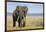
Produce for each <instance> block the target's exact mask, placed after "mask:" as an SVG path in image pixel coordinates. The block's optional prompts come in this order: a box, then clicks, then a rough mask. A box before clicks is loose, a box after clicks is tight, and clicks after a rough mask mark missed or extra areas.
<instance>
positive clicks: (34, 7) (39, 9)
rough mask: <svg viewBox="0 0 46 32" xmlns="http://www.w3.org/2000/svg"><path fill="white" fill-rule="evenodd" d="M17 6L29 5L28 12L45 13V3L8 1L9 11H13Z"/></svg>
mask: <svg viewBox="0 0 46 32" xmlns="http://www.w3.org/2000/svg"><path fill="white" fill-rule="evenodd" d="M16 6H27V7H28V12H27V13H28V14H32V13H43V4H34V3H20V2H7V12H8V13H13V11H14V10H15V9H16Z"/></svg>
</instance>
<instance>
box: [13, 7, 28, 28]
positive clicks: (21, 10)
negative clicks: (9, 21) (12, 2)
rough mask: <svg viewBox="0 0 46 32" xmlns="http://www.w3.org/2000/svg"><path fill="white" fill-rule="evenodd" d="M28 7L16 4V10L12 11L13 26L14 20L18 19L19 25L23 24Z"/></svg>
mask: <svg viewBox="0 0 46 32" xmlns="http://www.w3.org/2000/svg"><path fill="white" fill-rule="evenodd" d="M27 11H28V8H27V7H26V6H17V7H16V10H15V11H14V12H13V26H15V22H16V21H17V18H19V19H18V24H19V27H22V26H23V27H24V26H25V20H24V18H25V17H26V14H27Z"/></svg>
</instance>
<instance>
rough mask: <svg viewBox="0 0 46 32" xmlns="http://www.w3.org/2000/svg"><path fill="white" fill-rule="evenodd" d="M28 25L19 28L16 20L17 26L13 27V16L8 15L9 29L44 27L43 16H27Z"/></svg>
mask: <svg viewBox="0 0 46 32" xmlns="http://www.w3.org/2000/svg"><path fill="white" fill-rule="evenodd" d="M25 22H26V26H25V27H24V28H19V27H18V23H17V22H16V27H13V19H12V16H7V30H23V29H36V28H43V16H26V20H25Z"/></svg>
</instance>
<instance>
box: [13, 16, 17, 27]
mask: <svg viewBox="0 0 46 32" xmlns="http://www.w3.org/2000/svg"><path fill="white" fill-rule="evenodd" d="M16 21H17V16H13V27H15V26H16Z"/></svg>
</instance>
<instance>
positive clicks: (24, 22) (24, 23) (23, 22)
mask: <svg viewBox="0 0 46 32" xmlns="http://www.w3.org/2000/svg"><path fill="white" fill-rule="evenodd" d="M25 20H26V19H25V17H24V18H23V27H25Z"/></svg>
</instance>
